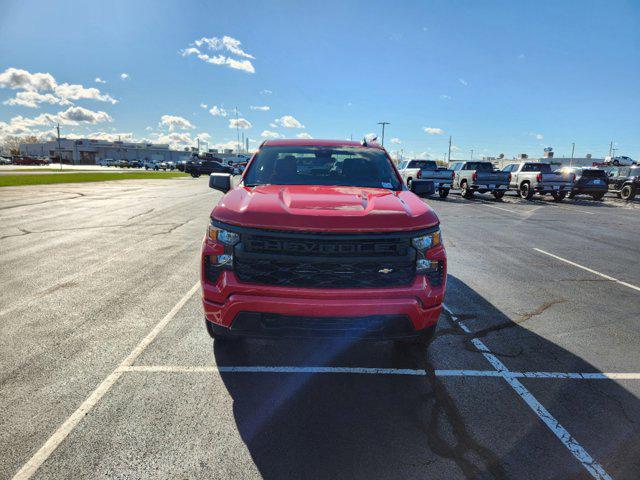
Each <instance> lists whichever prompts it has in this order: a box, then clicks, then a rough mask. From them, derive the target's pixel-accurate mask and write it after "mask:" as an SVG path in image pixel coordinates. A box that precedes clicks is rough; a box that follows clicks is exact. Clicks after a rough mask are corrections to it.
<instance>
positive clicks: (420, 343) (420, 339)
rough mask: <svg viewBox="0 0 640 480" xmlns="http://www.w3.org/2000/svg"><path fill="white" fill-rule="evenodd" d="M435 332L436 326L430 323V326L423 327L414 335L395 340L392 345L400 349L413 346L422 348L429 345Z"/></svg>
mask: <svg viewBox="0 0 640 480" xmlns="http://www.w3.org/2000/svg"><path fill="white" fill-rule="evenodd" d="M435 333H436V326H435V325H432V326H430V327H427V328H425V329H424V330H423V331H421V332H420V334H419V335H418V336H416V337H412V338H403V339H402V340H395V341H394V345H395V346H396V347H398V348H401V349H405V348H415V347H420V348H424V347H426V346H428V345H429V343H430V342H431V340H432V339H433V336H434V334H435Z"/></svg>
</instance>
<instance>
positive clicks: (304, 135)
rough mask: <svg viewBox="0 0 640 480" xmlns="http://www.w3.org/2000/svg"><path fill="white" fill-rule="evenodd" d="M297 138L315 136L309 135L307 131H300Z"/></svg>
mask: <svg viewBox="0 0 640 480" xmlns="http://www.w3.org/2000/svg"><path fill="white" fill-rule="evenodd" d="M296 137H297V138H305V139H308V138H313V137H312V136H311V135H309V134H308V133H307V132H300V133H299V134H297V135H296Z"/></svg>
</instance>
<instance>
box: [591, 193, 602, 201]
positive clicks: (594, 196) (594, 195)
mask: <svg viewBox="0 0 640 480" xmlns="http://www.w3.org/2000/svg"><path fill="white" fill-rule="evenodd" d="M591 198H593V199H594V200H596V201H599V200H602V199H603V198H604V192H600V193H592V194H591Z"/></svg>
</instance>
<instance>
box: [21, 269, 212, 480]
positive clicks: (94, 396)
mask: <svg viewBox="0 0 640 480" xmlns="http://www.w3.org/2000/svg"><path fill="white" fill-rule="evenodd" d="M199 285H200V282H196V284H195V285H194V286H193V287H191V290H189V291H188V292H187V293H186V294H185V295H184V296H183V297H182V298H181V299H180V301H178V303H176V304H175V306H174V307H173V308H172V309H171V311H170V312H169V313H167V315H166V316H165V317H164V318H163V319H162V320H160V322H159V323H158V324H157V325H156V326H155V327H154V328H153V330H151V331H150V332H149V333H148V334H147V336H146V337H144V338H143V339H142V341H141V342H140V343H139V344H138V346H136V348H134V349H133V351H132V352H131V353H130V354H129V355H128V356H127V358H125V359H124V360H123V361H122V362H121V363H120V365H118V367H117V368H116V369H115V370H114V371H113V372H111V373H110V374H109V376H108V377H107V378H105V379H104V380H103V381H102V383H100V385H98V386H97V387H96V389H95V390H94V391H93V392H92V393H91V395H89V397H87V399H86V400H85V401H84V402H82V404H81V405H80V406H79V407H78V409H77V410H76V411H75V412H73V413H72V414H71V416H70V417H69V418H67V419H66V420H65V422H64V423H63V424H62V425H60V427H58V429H57V430H56V431H55V432H54V433H53V435H51V437H49V439H48V440H47V441H46V442H45V443H44V445H42V447H40V449H39V450H38V451H37V452H36V453H35V454H34V455H33V456H32V457H31V458H30V459H29V461H27V463H25V464H24V465H23V466H22V468H20V470H18V472H17V473H16V474H15V475H14V477H13V479H14V480H23V479H26V478H30V477H31V476H32V475H33V474H34V473H35V472H36V471H37V470H38V468H40V466H41V465H42V464H43V463H44V462H45V460H47V458H49V457H50V456H51V454H52V453H53V451H54V450H55V449H56V448H58V446H59V445H60V444H61V443H62V442H63V441H64V439H65V438H67V436H69V434H70V433H71V432H72V431H73V429H74V428H75V427H76V426H77V425H78V423H80V421H81V420H82V419H83V418H84V416H85V415H86V414H87V413H89V411H91V409H92V408H93V407H95V405H96V404H97V403H98V402H99V401H100V399H101V398H102V397H103V396H104V394H105V393H107V392H108V391H109V389H110V388H111V387H112V386H113V384H114V383H116V381H117V380H118V379H119V378H120V376H121V375H122V374H123V373H124V371H125V369H126V367H129V366H131V365H132V364H133V362H135V361H136V359H137V358H138V357H139V356H140V354H141V353H142V352H143V351H144V349H145V348H147V347H148V346H149V344H150V343H151V342H153V341H154V340H155V338H156V337H157V336H158V334H159V333H160V332H161V331H162V329H163V328H164V327H165V326H166V325H167V323H169V322H170V321H171V319H172V318H173V317H175V315H176V314H177V313H178V312H179V311H180V309H181V308H182V307H183V306H184V304H185V303H187V301H188V300H189V299H190V298H191V297H192V296H193V294H194V293H196V291H197V290H198V287H199Z"/></svg>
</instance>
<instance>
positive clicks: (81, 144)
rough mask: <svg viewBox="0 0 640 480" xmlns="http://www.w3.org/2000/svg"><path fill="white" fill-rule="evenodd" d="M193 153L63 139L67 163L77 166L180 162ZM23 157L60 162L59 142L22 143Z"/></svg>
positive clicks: (157, 146)
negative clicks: (112, 162)
mask: <svg viewBox="0 0 640 480" xmlns="http://www.w3.org/2000/svg"><path fill="white" fill-rule="evenodd" d="M191 150H192V149H190V148H189V149H187V150H171V149H170V148H169V145H165V144H156V143H135V142H120V141H115V142H109V141H106V140H92V139H89V138H79V139H68V138H61V139H60V156H61V157H62V160H63V162H67V163H72V164H74V165H95V164H97V163H98V161H99V160H105V159H108V158H111V159H113V160H140V161H145V160H156V161H165V162H169V161H172V162H178V161H180V160H185V159H187V158H188V157H190V156H191ZM20 155H27V156H31V157H49V158H51V159H57V158H58V141H57V140H52V141H47V142H36V143H21V144H20Z"/></svg>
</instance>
